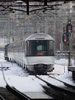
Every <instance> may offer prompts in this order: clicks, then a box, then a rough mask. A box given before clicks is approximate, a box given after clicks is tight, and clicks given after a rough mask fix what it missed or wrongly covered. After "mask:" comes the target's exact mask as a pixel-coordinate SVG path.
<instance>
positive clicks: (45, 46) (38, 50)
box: [26, 40, 54, 56]
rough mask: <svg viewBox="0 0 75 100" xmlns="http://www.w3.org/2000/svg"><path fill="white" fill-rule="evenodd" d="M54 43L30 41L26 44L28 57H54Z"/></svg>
mask: <svg viewBox="0 0 75 100" xmlns="http://www.w3.org/2000/svg"><path fill="white" fill-rule="evenodd" d="M53 47H54V45H53V41H49V40H30V41H27V43H26V55H27V56H52V55H54V48H53Z"/></svg>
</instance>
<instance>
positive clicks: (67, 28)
mask: <svg viewBox="0 0 75 100" xmlns="http://www.w3.org/2000/svg"><path fill="white" fill-rule="evenodd" d="M66 32H67V34H70V33H71V32H72V24H71V22H68V24H67V26H66Z"/></svg>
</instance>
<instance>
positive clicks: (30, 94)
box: [24, 92, 54, 100]
mask: <svg viewBox="0 0 75 100" xmlns="http://www.w3.org/2000/svg"><path fill="white" fill-rule="evenodd" d="M24 94H25V95H27V96H28V97H30V98H31V99H36V100H38V99H42V100H54V99H53V98H52V97H50V96H48V95H47V94H45V93H43V92H25V93H24Z"/></svg>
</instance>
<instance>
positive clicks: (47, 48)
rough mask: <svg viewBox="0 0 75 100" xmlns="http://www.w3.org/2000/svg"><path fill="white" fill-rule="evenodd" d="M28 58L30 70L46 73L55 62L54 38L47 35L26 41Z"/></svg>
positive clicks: (51, 68)
mask: <svg viewBox="0 0 75 100" xmlns="http://www.w3.org/2000/svg"><path fill="white" fill-rule="evenodd" d="M26 49H27V50H26V59H27V64H28V65H27V66H28V69H29V70H30V71H34V72H35V73H38V74H46V73H47V72H48V71H52V70H53V69H54V68H53V64H54V40H53V39H52V38H47V37H46V36H42V37H40V36H39V37H38V36H36V37H35V39H31V40H28V41H26Z"/></svg>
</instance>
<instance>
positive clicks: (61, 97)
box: [36, 75, 75, 100]
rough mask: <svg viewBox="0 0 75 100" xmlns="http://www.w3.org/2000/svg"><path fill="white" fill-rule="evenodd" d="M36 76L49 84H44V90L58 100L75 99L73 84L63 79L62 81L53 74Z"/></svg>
mask: <svg viewBox="0 0 75 100" xmlns="http://www.w3.org/2000/svg"><path fill="white" fill-rule="evenodd" d="M36 78H38V79H40V80H41V81H43V82H45V83H46V84H47V86H43V85H42V87H43V88H44V90H45V91H44V92H45V93H47V94H48V95H50V96H52V97H53V98H54V99H56V100H66V99H68V100H74V99H75V87H74V86H71V85H69V84H67V83H65V82H63V81H60V80H58V79H56V78H54V77H52V76H49V75H47V76H46V79H45V77H41V76H36Z"/></svg>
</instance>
